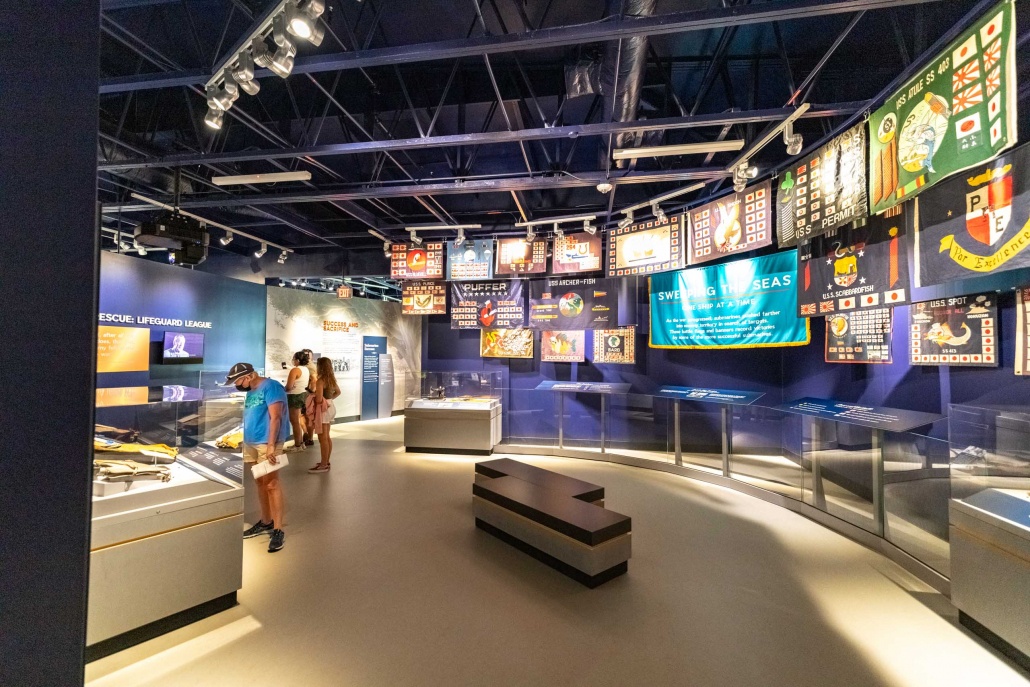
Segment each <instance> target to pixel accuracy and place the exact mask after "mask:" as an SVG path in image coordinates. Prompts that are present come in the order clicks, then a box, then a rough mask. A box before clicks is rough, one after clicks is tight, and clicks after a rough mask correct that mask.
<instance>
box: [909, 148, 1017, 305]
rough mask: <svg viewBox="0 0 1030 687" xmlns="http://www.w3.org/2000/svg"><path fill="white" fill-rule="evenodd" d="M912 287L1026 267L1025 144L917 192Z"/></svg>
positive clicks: (944, 282)
mask: <svg viewBox="0 0 1030 687" xmlns="http://www.w3.org/2000/svg"><path fill="white" fill-rule="evenodd" d="M916 202H917V203H918V204H919V213H918V217H919V221H918V225H917V226H916V231H915V271H916V286H932V285H934V284H946V283H948V282H952V281H955V280H957V279H970V278H973V277H981V276H983V275H985V274H990V273H993V272H1003V271H1005V270H1014V269H1020V268H1023V267H1030V147H1028V146H1020V147H1019V148H1017V149H1015V150H1013V151H1010V152H1008V153H1006V154H1004V155H1002V156H1000V157H998V158H996V159H994V160H991V161H990V162H988V163H985V164H982V165H979V166H977V167H974V168H973V169H970V170H969V171H967V172H966V173H965V174H963V175H962V176H959V177H956V178H954V179H948V180H947V181H945V182H943V183H941V184H940V185H938V186H936V187H934V188H932V189H930V190H929V191H927V192H926V193H924V194H923V195H921V196H919V199H918V200H917V201H916Z"/></svg>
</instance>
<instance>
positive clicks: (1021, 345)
mask: <svg viewBox="0 0 1030 687" xmlns="http://www.w3.org/2000/svg"><path fill="white" fill-rule="evenodd" d="M1016 374H1017V375H1030V286H1024V287H1022V288H1021V289H1019V291H1018V293H1017V295H1016Z"/></svg>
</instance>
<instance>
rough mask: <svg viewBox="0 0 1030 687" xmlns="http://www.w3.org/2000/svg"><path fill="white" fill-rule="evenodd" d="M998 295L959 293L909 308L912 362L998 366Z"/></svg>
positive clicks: (914, 363) (915, 363) (915, 304)
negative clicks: (961, 294) (960, 294)
mask: <svg viewBox="0 0 1030 687" xmlns="http://www.w3.org/2000/svg"><path fill="white" fill-rule="evenodd" d="M997 324H998V304H997V294H994V293H982V294H978V295H975V296H958V297H957V298H946V299H941V300H937V301H927V302H925V303H914V304H913V305H912V307H911V308H909V339H910V342H911V345H910V346H909V349H910V351H911V356H910V361H909V362H911V363H912V364H913V365H957V366H962V367H997V366H998V329H997Z"/></svg>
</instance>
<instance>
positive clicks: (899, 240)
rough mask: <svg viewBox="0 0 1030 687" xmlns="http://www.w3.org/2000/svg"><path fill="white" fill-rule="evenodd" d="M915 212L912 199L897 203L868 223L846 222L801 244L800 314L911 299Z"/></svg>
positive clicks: (799, 273) (873, 305) (842, 309)
mask: <svg viewBox="0 0 1030 687" xmlns="http://www.w3.org/2000/svg"><path fill="white" fill-rule="evenodd" d="M913 214H914V211H913V204H912V203H905V204H904V205H895V206H894V207H892V208H891V209H890V210H887V211H886V212H884V213H883V214H881V215H877V216H874V217H870V218H868V220H867V222H866V224H865V225H864V226H862V227H858V228H851V227H842V228H840V229H835V230H832V231H830V232H829V233H827V234H823V235H821V236H816V237H815V238H813V239H812V240H811V241H806V242H804V243H801V244H800V245H799V246H798V314H799V315H801V316H802V317H816V316H819V315H831V314H833V313H836V312H847V311H849V310H859V309H862V308H882V307H883V306H885V305H901V304H902V303H907V302H908V299H909V294H910V293H911V287H910V284H909V272H908V249H907V246H908V238H907V236H911V235H912V216H913ZM906 235H907V236H906Z"/></svg>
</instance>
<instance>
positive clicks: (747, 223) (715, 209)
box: [687, 181, 773, 265]
mask: <svg viewBox="0 0 1030 687" xmlns="http://www.w3.org/2000/svg"><path fill="white" fill-rule="evenodd" d="M687 215H688V217H689V218H690V252H689V258H688V260H687V262H688V263H689V264H691V265H699V264H701V263H705V262H708V261H709V260H718V259H719V258H724V257H726V256H727V255H730V254H732V253H739V252H741V251H749V250H754V249H756V248H761V247H763V246H769V245H772V238H773V225H772V185H771V184H770V182H768V181H764V182H762V183H761V184H758V185H757V186H748V187H747V188H745V189H744V190H743V191H741V192H740V193H732V194H730V195H728V196H725V197H724V198H720V199H719V200H716V201H712V202H711V203H707V204H705V205H702V206H701V207H697V208H694V209H692V210H690V212H688V213H687Z"/></svg>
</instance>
